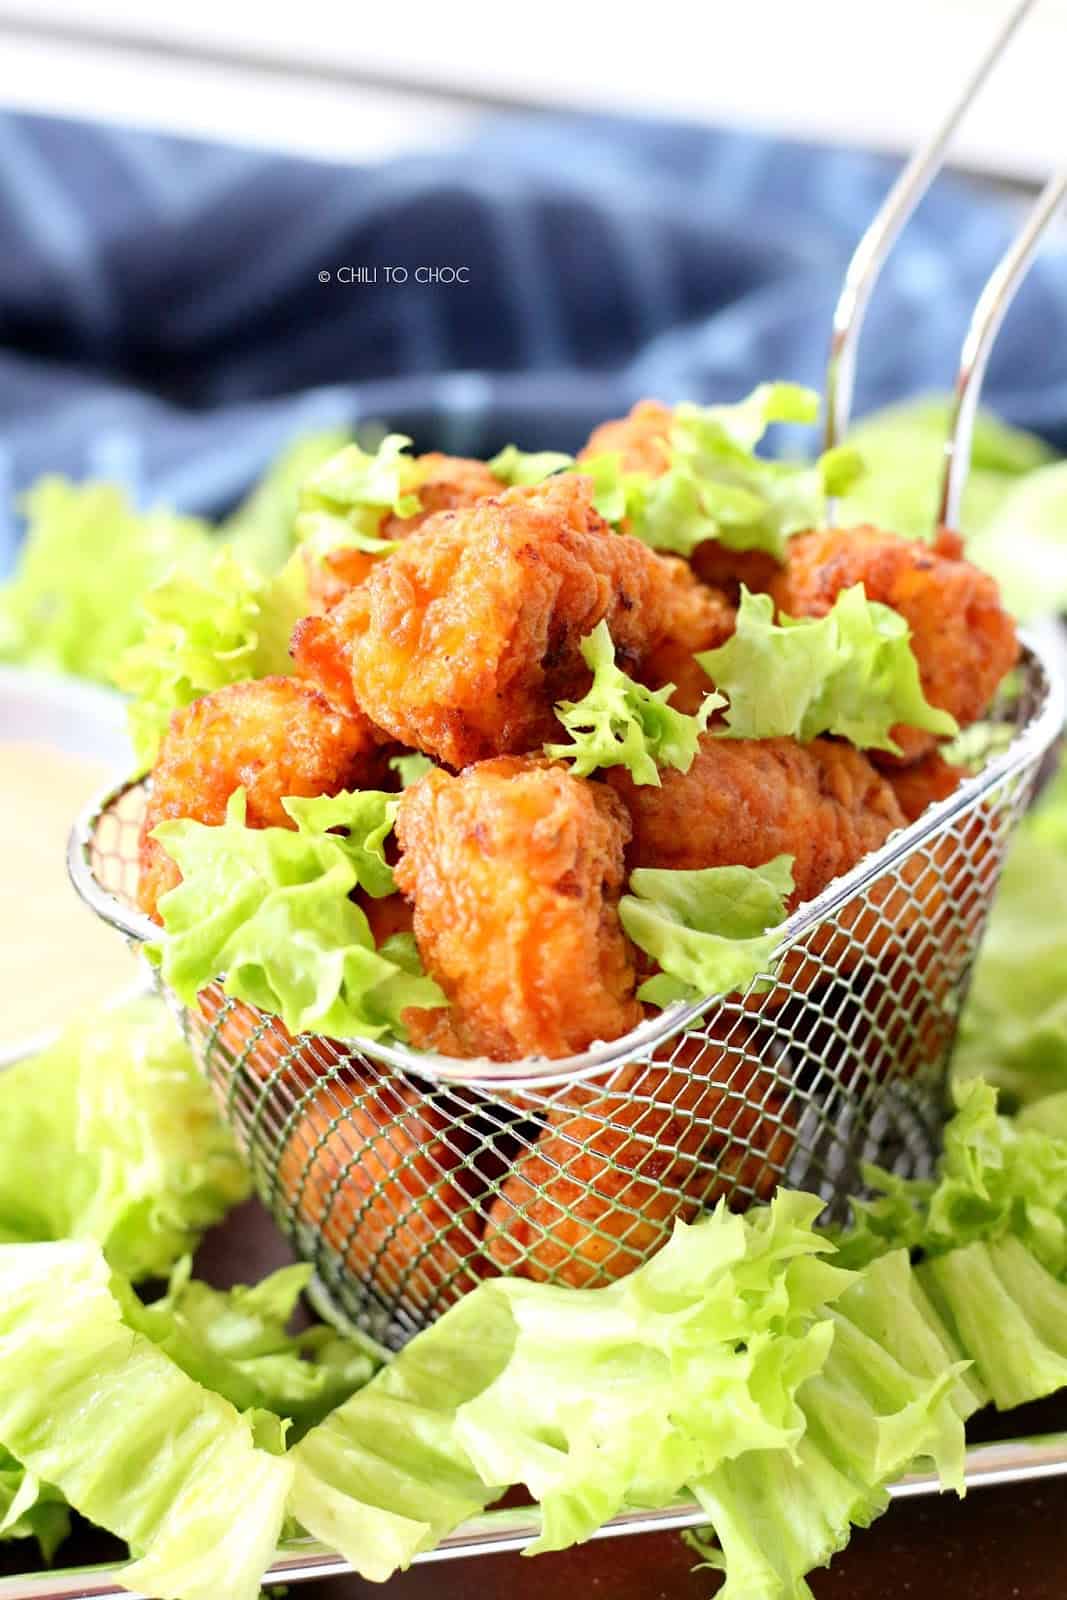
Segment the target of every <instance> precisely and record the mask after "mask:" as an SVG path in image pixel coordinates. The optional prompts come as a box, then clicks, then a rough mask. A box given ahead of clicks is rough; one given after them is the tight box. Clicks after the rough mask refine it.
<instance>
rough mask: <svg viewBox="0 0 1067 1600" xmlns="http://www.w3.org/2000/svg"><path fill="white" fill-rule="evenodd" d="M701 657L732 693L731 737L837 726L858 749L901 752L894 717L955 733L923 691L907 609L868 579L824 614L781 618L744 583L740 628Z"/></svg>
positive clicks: (802, 734) (803, 734) (807, 734)
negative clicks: (876, 596)
mask: <svg viewBox="0 0 1067 1600" xmlns="http://www.w3.org/2000/svg"><path fill="white" fill-rule="evenodd" d="M697 660H698V661H699V662H700V664H701V666H702V667H703V668H704V670H705V672H707V673H708V675H709V677H710V678H712V679H713V681H714V682H715V684H716V686H717V687H718V688H720V689H721V690H722V691H723V692H724V693H725V694H726V695H727V696H728V697H729V701H730V709H729V710H728V711H727V713H726V725H727V730H728V734H729V736H730V737H731V738H735V739H772V738H776V737H779V736H783V735H784V736H790V737H793V738H797V739H801V740H805V741H806V740H809V739H815V738H817V737H818V736H819V735H820V734H823V733H832V734H837V735H838V736H839V737H841V738H843V739H848V740H850V741H851V742H852V743H853V744H855V745H858V746H859V747H860V748H861V749H875V750H890V751H897V750H898V746H897V745H896V744H895V742H894V741H893V739H892V738H891V737H890V729H891V728H893V727H894V726H895V725H897V724H898V723H903V724H904V725H905V726H907V727H909V728H921V729H923V730H925V731H926V732H928V733H935V734H937V735H939V736H946V737H947V736H950V735H952V734H955V733H958V732H959V729H958V726H957V724H956V721H955V718H954V717H951V716H950V715H949V713H948V712H947V711H939V710H938V709H937V708H936V707H934V706H932V705H930V704H929V702H928V701H927V699H926V696H925V695H924V694H923V691H922V685H921V683H920V681H919V667H918V663H917V661H916V659H915V653H914V651H913V650H912V648H911V635H910V630H909V628H908V625H907V623H906V622H905V620H904V618H903V617H902V616H900V615H899V613H898V612H896V611H892V610H891V609H890V608H889V607H888V606H883V605H880V604H879V603H878V602H877V601H875V600H868V599H867V597H866V595H865V593H864V590H863V585H862V584H856V585H855V586H854V587H853V588H851V589H843V590H842V591H841V593H840V594H839V595H838V597H837V599H836V600H835V602H834V604H833V606H832V607H831V609H830V611H829V612H827V614H826V616H825V617H819V618H809V617H787V616H785V615H784V614H783V615H781V616H780V617H779V620H778V622H777V623H776V622H775V620H774V602H773V601H772V600H771V597H770V595H764V594H750V593H749V591H748V590H747V589H743V590H742V595H741V606H740V609H739V611H738V614H737V630H736V632H735V633H734V635H733V636H732V637H731V638H730V639H728V640H727V642H726V643H725V644H724V645H722V646H721V647H720V648H719V649H718V650H706V651H705V652H704V653H703V654H702V655H699V656H698V657H697Z"/></svg>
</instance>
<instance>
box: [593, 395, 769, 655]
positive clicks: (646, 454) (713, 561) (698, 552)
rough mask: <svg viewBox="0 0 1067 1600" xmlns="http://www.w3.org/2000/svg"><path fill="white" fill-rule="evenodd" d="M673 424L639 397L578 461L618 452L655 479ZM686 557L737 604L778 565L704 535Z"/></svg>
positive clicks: (666, 410) (666, 459)
mask: <svg viewBox="0 0 1067 1600" xmlns="http://www.w3.org/2000/svg"><path fill="white" fill-rule="evenodd" d="M673 422H674V412H673V411H672V410H671V408H670V407H669V406H665V405H663V404H661V402H660V401H658V400H639V401H638V402H637V404H636V405H635V406H634V408H633V410H632V411H631V412H630V414H629V416H627V417H618V418H616V419H615V420H614V421H612V422H602V423H601V424H600V426H599V428H594V429H593V432H592V433H591V434H590V435H589V439H588V441H587V442H586V444H585V445H584V446H583V447H582V450H581V451H580V453H579V456H578V459H579V461H584V460H588V459H589V457H590V456H598V455H619V456H620V457H621V458H622V468H623V471H624V472H647V473H648V475H649V477H651V478H659V477H661V476H662V475H663V473H665V472H666V471H667V468H668V467H669V466H670V460H671V451H670V442H669V441H670V432H671V426H672V424H673ZM691 560H692V565H693V571H694V572H695V573H696V575H697V577H698V578H699V579H700V580H701V582H702V583H706V584H708V585H709V586H710V587H711V588H713V589H719V590H721V591H722V593H723V595H724V597H725V598H726V599H727V600H728V601H729V602H730V603H731V604H732V605H736V604H737V600H738V596H739V595H740V592H741V585H742V584H744V586H745V587H746V588H747V589H751V590H752V591H753V592H754V593H762V592H763V591H764V590H766V589H769V588H770V586H771V583H772V582H773V580H774V577H775V575H776V574H777V573H778V571H779V570H780V567H779V563H778V562H777V561H776V560H775V558H774V557H773V556H772V555H769V554H768V553H767V551H765V550H731V549H729V548H728V547H727V546H726V545H724V544H720V543H719V541H718V540H717V539H705V540H704V543H703V544H700V545H698V546H697V547H696V549H695V550H694V551H693V554H692V557H691ZM701 648H702V649H710V648H711V646H709V645H704V646H701Z"/></svg>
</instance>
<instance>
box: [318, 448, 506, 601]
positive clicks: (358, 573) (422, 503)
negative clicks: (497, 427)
mask: <svg viewBox="0 0 1067 1600" xmlns="http://www.w3.org/2000/svg"><path fill="white" fill-rule="evenodd" d="M415 464H416V466H417V468H418V470H419V481H418V483H417V484H416V486H415V487H414V489H413V490H412V493H414V494H417V495H418V497H419V510H418V511H417V512H416V513H415V515H414V516H412V517H398V516H395V515H394V514H393V513H392V512H390V513H389V514H388V516H386V517H385V518H383V520H382V523H381V526H380V527H379V529H378V537H379V538H380V539H406V538H407V537H408V535H409V534H412V533H414V532H415V531H416V530H417V529H418V528H421V527H422V525H423V523H424V522H425V521H426V519H427V518H428V517H432V516H433V515H434V514H435V513H436V512H438V511H455V510H456V509H457V508H458V507H460V506H472V505H473V504H474V502H475V501H476V500H483V499H484V498H485V497H486V495H490V494H499V493H500V482H499V480H498V479H497V478H494V477H493V474H492V473H491V472H490V471H489V468H488V467H487V466H486V464H485V462H484V461H472V460H470V459H468V458H467V457H465V456H444V455H441V454H439V452H437V451H432V452H431V453H430V454H429V455H425V456H416V458H415ZM380 559H381V557H380V556H376V555H374V554H372V553H371V552H370V551H367V550H355V549H340V550H332V551H330V553H329V554H328V555H325V556H317V555H315V554H313V553H312V551H311V550H310V549H308V548H305V555H304V560H305V566H306V568H307V578H308V593H309V596H310V600H311V609H312V610H313V611H328V610H329V608H330V607H331V606H333V605H336V604H337V602H338V600H340V599H341V597H342V596H343V595H345V594H347V593H348V591H349V589H352V588H354V587H355V586H356V584H357V583H362V582H363V580H364V578H365V577H366V576H367V574H368V573H369V572H370V571H371V569H372V568H373V567H374V565H375V563H376V562H378V561H379V560H380Z"/></svg>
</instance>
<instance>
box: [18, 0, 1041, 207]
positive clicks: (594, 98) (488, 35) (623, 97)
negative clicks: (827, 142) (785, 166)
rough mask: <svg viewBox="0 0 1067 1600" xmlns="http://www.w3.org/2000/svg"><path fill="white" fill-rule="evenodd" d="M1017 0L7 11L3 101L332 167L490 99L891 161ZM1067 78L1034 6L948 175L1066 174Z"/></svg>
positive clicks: (223, 5) (442, 2) (82, 5)
mask: <svg viewBox="0 0 1067 1600" xmlns="http://www.w3.org/2000/svg"><path fill="white" fill-rule="evenodd" d="M1011 3H1012V0H691V3H686V4H677V3H674V4H672V3H670V0H667V3H656V4H647V3H646V4H644V5H642V4H640V3H639V0H614V3H612V4H603V3H600V0H596V3H588V0H586V3H583V0H568V3H563V0H542V3H541V4H538V5H536V6H522V7H519V6H513V5H508V4H507V3H506V0H500V3H493V4H483V3H470V4H462V3H449V0H438V3H436V4H422V3H419V4H411V3H406V4H397V3H395V0H394V3H392V4H390V3H388V0H377V3H370V4H368V3H367V0H363V3H362V4H360V3H359V0H347V3H332V0H300V3H299V4H292V3H289V4H284V5H279V4H266V3H259V4H243V3H236V0H172V3H171V4H167V5H163V4H160V3H159V0H156V3H155V4H152V3H151V0H89V3H87V0H13V3H11V0H0V104H6V105H8V106H17V107H21V108H26V109H36V110H43V111H54V112H69V113H72V114H78V115H86V114H88V115H93V116H102V117H107V118H114V119H117V120H120V121H124V122H131V123H135V124H140V125H144V126H149V127H161V128H167V129H173V130H179V131H184V132H189V133H197V134H206V135H210V136H220V137H224V138H229V139H234V140H238V141H240V142H245V143H252V144H256V145H266V146H273V147H276V148H283V149H291V150H298V151H302V152H305V153H309V154H315V155H319V156H326V157H329V158H332V159H337V160H349V159H353V158H354V159H359V158H363V157H373V156H377V155H381V154H385V153H388V152H390V151H393V150H401V149H410V148H413V147H426V146H438V145H440V144H441V143H442V142H443V141H447V140H450V139H453V138H458V137H460V136H461V135H462V134H463V132H464V131H465V130H466V128H467V127H468V126H469V125H470V123H471V121H472V120H473V119H474V117H475V116H476V115H477V114H478V113H479V111H480V109H482V103H483V102H484V101H485V100H486V99H489V100H492V101H500V102H503V103H506V104H511V103H517V104H534V105H574V106H582V107H595V108H601V109H616V110H643V111H652V112H664V113H674V114H676V115H683V116H687V117H692V118H696V119H697V120H702V121H709V122H715V121H726V122H730V123H733V124H740V125H751V126H756V127H761V128H769V129H777V130H780V131H787V132H790V133H795V134H806V135H810V136H814V137H820V138H824V137H828V138H833V139H839V140H847V141H850V142H856V143H860V144H865V145H870V146H874V147H877V148H885V149H892V150H903V149H906V148H908V147H909V146H911V145H912V144H913V143H914V142H915V141H916V140H917V139H918V138H920V137H921V135H922V133H923V131H924V130H926V129H928V128H929V127H930V126H931V124H932V123H933V122H934V121H935V120H936V119H937V117H938V115H939V113H940V112H941V110H942V109H943V107H944V106H945V105H946V104H947V103H948V101H949V100H950V99H951V97H952V93H953V86H954V85H958V84H959V82H960V81H961V79H962V78H963V77H964V76H965V74H966V71H967V69H968V66H969V65H970V64H971V63H972V62H973V61H974V60H975V59H976V57H977V55H978V54H979V53H980V52H981V50H982V48H983V46H984V43H985V41H986V40H987V39H988V38H989V37H990V36H991V33H992V31H993V30H994V28H995V27H996V24H997V21H998V19H999V18H1002V17H1004V16H1005V15H1006V14H1007V12H1008V10H1009V8H1010V5H1011ZM1065 76H1067V0H1039V3H1038V5H1037V7H1036V9H1035V11H1034V13H1033V14H1032V15H1031V17H1030V19H1029V20H1028V21H1027V23H1025V24H1024V27H1023V30H1022V31H1021V33H1020V35H1019V36H1018V37H1017V39H1016V41H1015V43H1014V44H1013V45H1012V47H1011V51H1010V54H1009V55H1008V56H1007V57H1006V58H1005V60H1004V62H1003V64H1002V67H1001V70H1000V71H999V73H998V75H997V77H996V79H995V80H994V81H993V82H991V83H990V84H989V86H988V87H987V90H986V93H985V95H984V96H983V98H982V101H981V102H980V104H979V105H978V106H977V107H976V108H975V111H974V113H973V115H972V117H971V119H970V121H969V122H968V125H967V127H966V129H965V130H964V131H963V132H962V133H961V136H960V139H959V142H958V145H957V148H956V152H955V156H956V159H957V161H958V162H959V163H960V164H962V165H966V166H970V167H972V168H975V169H978V170H983V171H987V172H992V173H995V174H1003V175H1005V176H1014V177H1026V178H1029V179H1034V178H1039V177H1042V176H1044V175H1045V174H1046V173H1047V172H1048V171H1049V170H1050V169H1051V168H1052V167H1054V166H1056V165H1063V164H1067V103H1065V96H1064V79H1065ZM428 91H434V92H428Z"/></svg>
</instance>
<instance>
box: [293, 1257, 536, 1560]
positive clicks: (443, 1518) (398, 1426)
mask: <svg viewBox="0 0 1067 1600" xmlns="http://www.w3.org/2000/svg"><path fill="white" fill-rule="evenodd" d="M514 1342H515V1326H514V1323H513V1321H512V1319H511V1316H510V1314H509V1312H508V1308H507V1306H506V1304H504V1303H503V1302H502V1301H501V1300H499V1299H498V1298H496V1297H495V1296H493V1295H491V1294H489V1293H487V1292H486V1291H485V1290H483V1289H478V1290H475V1291H474V1293H473V1294H470V1295H468V1296H467V1297H466V1298H465V1299H464V1300H461V1301H460V1302H459V1304H458V1305H456V1306H454V1307H453V1308H452V1309H451V1310H450V1311H448V1312H447V1313H446V1315H445V1316H443V1317H442V1318H441V1319H440V1321H439V1322H436V1323H435V1324H434V1325H433V1326H432V1327H430V1328H427V1329H426V1330H425V1332H423V1333H420V1334H418V1335H417V1337H416V1338H414V1339H413V1340H412V1341H411V1343H410V1344H409V1345H407V1346H406V1347H405V1348H404V1349H403V1350H402V1351H401V1352H400V1354H399V1355H398V1356H397V1357H396V1358H395V1359H394V1360H393V1361H392V1362H390V1363H389V1365H388V1366H386V1367H383V1368H382V1370H381V1371H380V1372H379V1373H378V1374H377V1376H376V1377H375V1378H374V1379H372V1381H371V1382H370V1383H369V1384H367V1386H366V1387H365V1388H364V1389H361V1390H360V1392H359V1393H358V1394H357V1395H355V1396H354V1397H353V1398H352V1399H351V1400H350V1401H348V1403H347V1404H346V1405H343V1406H341V1407H339V1409H338V1410H336V1411H334V1412H333V1413H332V1414H331V1415H330V1416H329V1417H327V1418H326V1420H325V1421H324V1422H322V1423H320V1424H319V1426H318V1427H317V1428H313V1429H312V1431H311V1432H310V1433H309V1434H308V1435H307V1436H306V1438H305V1439H303V1440H302V1442H301V1443H300V1444H298V1445H297V1446H296V1447H295V1449H294V1450H293V1451H292V1453H291V1460H292V1464H293V1468H294V1482H293V1490H292V1495H291V1499H290V1509H291V1511H292V1513H293V1515H294V1516H295V1517H296V1519H297V1520H298V1522H299V1523H300V1524H301V1526H302V1527H304V1528H306V1529H307V1531H308V1532H309V1533H311V1534H313V1535H314V1536H315V1537H316V1538H318V1539H321V1540H322V1541H323V1542H324V1543H326V1544H328V1545H329V1546H330V1547H331V1548H332V1549H335V1550H339V1551H340V1552H341V1553H342V1555H344V1556H345V1557H346V1559H347V1560H348V1561H350V1562H351V1563H352V1565H353V1567H355V1569H356V1571H357V1572H358V1573H359V1574H360V1576H361V1577H363V1578H366V1579H368V1580H369V1581H371V1582H375V1583H382V1582H384V1581H385V1580H386V1579H387V1578H390V1577H391V1576H392V1575H393V1573H394V1572H396V1571H398V1570H400V1569H402V1568H404V1567H406V1566H408V1565H409V1563H410V1562H411V1560H412V1558H413V1557H414V1556H415V1555H417V1554H418V1553H419V1552H420V1551H422V1550H429V1549H432V1547H433V1546H434V1545H435V1544H436V1543H437V1542H438V1540H440V1539H442V1538H443V1537H444V1536H445V1534H447V1533H451V1531H452V1530H453V1528H455V1527H457V1526H458V1524H459V1523H461V1522H463V1521H464V1520H465V1519H466V1518H467V1517H470V1516H474V1515H475V1514H476V1513H478V1512H479V1511H483V1510H484V1509H485V1507H486V1506H487V1505H489V1504H490V1503H491V1502H492V1501H493V1500H495V1499H497V1498H498V1495H499V1492H500V1491H499V1487H494V1486H493V1485H491V1484H486V1483H485V1482H484V1481H483V1479H482V1478H481V1477H480V1476H479V1474H478V1472H477V1471H476V1470H475V1468H474V1466H473V1465H472V1463H471V1461H470V1458H469V1457H468V1455H467V1454H466V1451H465V1450H464V1448H463V1446H462V1443H461V1441H460V1439H459V1436H458V1433H457V1427H456V1418H457V1414H458V1412H459V1409H460V1408H461V1407H462V1406H463V1405H464V1404H465V1403H466V1402H467V1401H468V1400H470V1399H472V1398H474V1397H475V1396H477V1395H478V1394H480V1393H481V1392H482V1391H483V1390H485V1389H486V1388H488V1387H489V1386H490V1385H491V1384H492V1382H493V1381H494V1379H495V1378H496V1376H497V1375H498V1373H499V1372H500V1371H501V1370H502V1369H503V1368H504V1366H505V1365H506V1363H507V1361H508V1359H509V1358H510V1356H511V1353H512V1350H513V1347H514Z"/></svg>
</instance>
